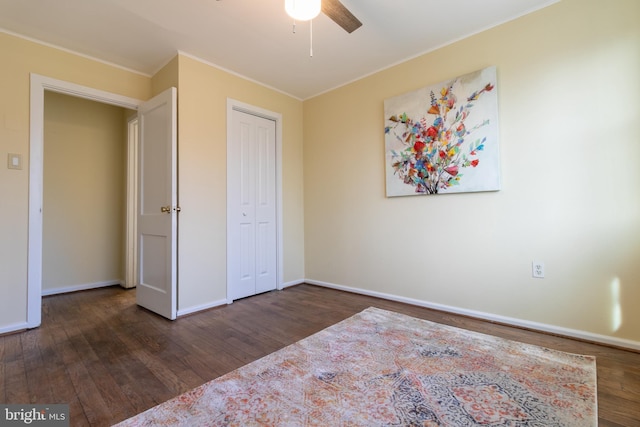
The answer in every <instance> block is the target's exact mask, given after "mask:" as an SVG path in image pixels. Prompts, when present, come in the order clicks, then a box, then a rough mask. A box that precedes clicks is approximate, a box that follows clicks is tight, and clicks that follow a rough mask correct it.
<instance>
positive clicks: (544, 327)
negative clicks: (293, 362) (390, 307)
mask: <svg viewBox="0 0 640 427" xmlns="http://www.w3.org/2000/svg"><path fill="white" fill-rule="evenodd" d="M305 283H309V284H311V285H316V286H322V287H325V288H332V289H338V290H341V291H347V292H352V293H356V294H361V295H367V296H371V297H377V298H382V299H386V300H390V301H398V302H403V303H406V304H411V305H416V306H419V307H425V308H431V309H434V310H438V311H446V312H448V313H455V314H461V315H463V316H469V317H475V318H478V319H482V320H488V321H490V322H497V323H503V324H506V325H511V326H517V327H520V328H526V329H532V330H535V331H541V332H547V333H551V334H555V335H561V336H565V337H570V338H577V339H580V340H585V341H591V342H595V343H601V344H606V345H611V346H615V347H621V348H628V349H631V350H635V351H640V342H639V341H632V340H628V339H624V338H616V337H612V336H608V335H601V334H594V333H591V332H586V331H580V330H577V329H569V328H563V327H561V326H555V325H549V324H546V323H538V322H531V321H528V320H522V319H516V318H513V317H506V316H500V315H497V314H491V313H485V312H482V311H476V310H468V309H464V308H459V307H454V306H450V305H444V304H438V303H433V302H429V301H422V300H418V299H413V298H407V297H401V296H398V295H392V294H386V293H382V292H375V291H369V290H366V289H359V288H352V287H349V286H342V285H336V284H335V283H328V282H322V281H319V280H311V279H307V280H305Z"/></svg>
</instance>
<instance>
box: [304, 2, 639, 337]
mask: <svg viewBox="0 0 640 427" xmlns="http://www.w3.org/2000/svg"><path fill="white" fill-rule="evenodd" d="M638 16H640V2H638V1H636V0H614V1H611V2H606V3H605V2H601V1H598V0H588V1H587V0H564V1H562V2H560V3H558V4H556V5H553V6H550V7H548V8H545V9H543V10H541V11H538V12H536V13H533V14H531V15H528V16H525V17H522V18H520V19H517V20H515V21H513V22H510V23H507V24H504V25H501V26H499V27H496V28H494V29H491V30H489V31H486V32H483V33H481V34H478V35H475V36H473V37H470V38H467V39H465V40H462V41H460V42H457V43H455V44H453V45H450V46H447V47H444V48H442V49H439V50H437V51H434V52H432V53H429V54H426V55H424V56H421V57H418V58H416V59H413V60H411V61H408V62H406V63H403V64H400V65H398V66H394V67H393V68H390V69H387V70H385V71H382V72H379V73H377V74H375V75H372V76H370V77H367V78H365V79H362V80H360V81H358V82H355V83H353V84H350V85H348V86H345V87H342V88H340V89H337V90H335V91H332V92H330V93H327V94H324V95H321V96H318V97H316V98H313V99H310V100H307V101H305V103H304V180H305V188H304V190H305V216H304V218H305V247H306V251H305V265H306V277H307V278H309V279H312V280H316V281H319V282H326V283H329V284H336V285H340V286H347V287H352V288H358V289H361V290H364V291H367V292H379V293H386V294H390V295H395V296H400V297H405V298H411V299H414V300H418V301H424V302H429V303H435V304H442V305H447V306H450V307H455V308H458V309H463V310H475V311H478V312H482V313H488V314H491V315H497V316H506V317H509V318H513V319H520V320H523V321H526V322H538V323H543V324H548V325H553V326H555V327H564V328H570V329H573V330H578V331H585V332H588V333H590V334H601V335H605V336H609V337H615V338H620V339H627V340H633V341H636V342H640V310H638V301H640V286H639V284H640V263H639V262H638V261H639V260H640V167H638V159H639V158H640V128H639V127H638V120H639V117H640V77H639V76H640V26H638V22H637V18H638ZM489 65H495V66H496V67H497V73H498V85H497V86H498V87H497V89H498V96H499V110H500V112H499V114H500V138H501V141H500V143H501V164H502V176H503V188H502V190H501V191H500V192H495V193H475V194H457V195H440V196H427V197H401V198H385V182H384V138H383V129H384V125H385V123H384V120H383V103H384V100H385V99H386V98H390V97H393V96H396V95H399V94H402V93H405V92H408V91H411V90H415V89H418V88H420V87H424V86H427V85H430V84H433V83H437V82H440V81H443V80H446V79H449V78H451V77H454V76H457V75H461V74H464V73H467V72H471V71H474V70H478V69H481V68H484V67H486V66H489ZM533 260H540V261H543V262H545V264H546V278H545V279H542V280H541V279H533V278H532V277H531V262H532V261H533ZM616 283H619V287H620V290H619V292H618V293H616V291H615V288H616V286H617V285H616ZM616 295H619V298H617V297H616ZM620 310H621V318H620V321H617V320H616V313H617V312H619V311H620Z"/></svg>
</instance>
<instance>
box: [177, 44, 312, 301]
mask: <svg viewBox="0 0 640 427" xmlns="http://www.w3.org/2000/svg"><path fill="white" fill-rule="evenodd" d="M178 69H179V71H178V75H179V86H178V90H179V94H178V121H179V126H178V128H179V136H178V139H179V153H180V154H179V159H178V169H179V176H180V179H179V198H180V207H181V208H182V212H181V213H180V220H179V230H180V250H179V254H178V257H179V260H178V263H179V266H180V268H179V278H178V280H179V289H180V290H179V299H178V301H179V303H178V304H179V310H189V309H191V308H193V307H198V306H201V305H206V304H209V303H212V302H216V301H221V300H224V299H226V262H227V261H226V260H227V259H226V227H227V223H226V221H227V220H226V215H227V213H226V197H227V195H226V191H227V187H226V179H227V175H226V174H227V171H226V162H227V158H226V150H227V130H226V127H227V110H226V109H227V98H232V99H235V100H238V101H241V102H244V103H247V104H251V105H253V106H256V107H259V108H262V109H265V110H269V111H273V112H276V113H280V114H282V123H283V132H282V139H283V162H282V163H283V181H284V183H283V187H284V188H283V222H284V230H283V240H284V242H283V247H284V277H283V279H284V282H291V281H300V280H302V279H303V278H304V225H303V182H302V102H301V101H298V100H295V99H294V98H291V97H289V96H287V95H283V94H281V93H279V92H275V91H273V90H271V89H268V88H266V87H264V86H260V85H258V84H255V83H252V82H250V81H248V80H245V79H242V78H240V77H237V76H234V75H231V74H229V73H226V72H224V71H222V70H220V69H217V68H214V67H212V66H210V65H207V64H205V63H202V62H200V61H197V60H194V59H192V58H191V57H188V56H184V55H180V56H179V66H178Z"/></svg>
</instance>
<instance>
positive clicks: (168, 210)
mask: <svg viewBox="0 0 640 427" xmlns="http://www.w3.org/2000/svg"><path fill="white" fill-rule="evenodd" d="M160 212H162V213H171V206H170V205H169V206H162V207H161V208H160Z"/></svg>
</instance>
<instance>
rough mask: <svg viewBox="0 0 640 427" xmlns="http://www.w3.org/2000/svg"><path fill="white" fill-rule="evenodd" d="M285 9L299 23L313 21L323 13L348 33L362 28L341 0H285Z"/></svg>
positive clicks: (360, 23)
mask: <svg viewBox="0 0 640 427" xmlns="http://www.w3.org/2000/svg"><path fill="white" fill-rule="evenodd" d="M284 8H285V10H286V11H287V13H288V14H289V16H291V17H292V18H294V19H295V20H298V21H308V20H310V19H313V18H315V17H316V16H318V14H319V13H320V12H321V11H322V13H324V14H325V15H327V16H328V17H329V18H330V19H331V20H333V21H334V22H335V23H336V24H338V25H339V26H341V27H342V28H343V29H344V30H345V31H346V32H348V33H352V32H354V31H355V30H357V29H358V28H360V27H361V26H362V22H360V21H359V20H358V18H356V17H355V16H354V15H353V13H351V12H350V11H349V9H347V8H346V7H345V6H344V5H343V4H342V3H341V2H340V0H285V3H284Z"/></svg>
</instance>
